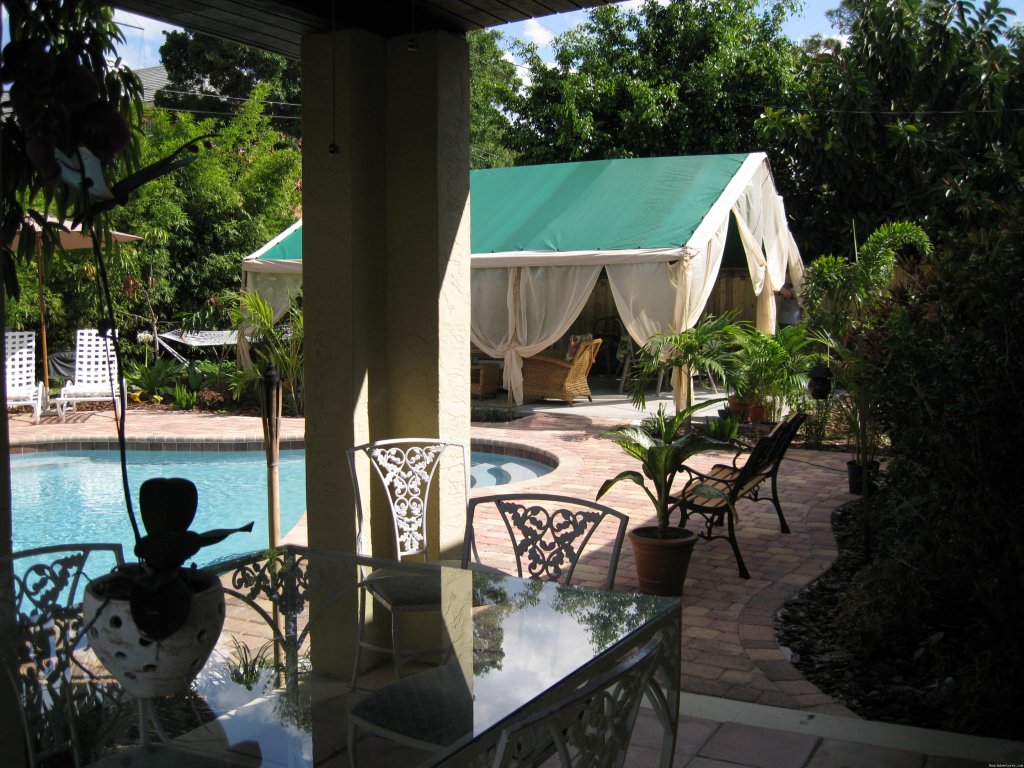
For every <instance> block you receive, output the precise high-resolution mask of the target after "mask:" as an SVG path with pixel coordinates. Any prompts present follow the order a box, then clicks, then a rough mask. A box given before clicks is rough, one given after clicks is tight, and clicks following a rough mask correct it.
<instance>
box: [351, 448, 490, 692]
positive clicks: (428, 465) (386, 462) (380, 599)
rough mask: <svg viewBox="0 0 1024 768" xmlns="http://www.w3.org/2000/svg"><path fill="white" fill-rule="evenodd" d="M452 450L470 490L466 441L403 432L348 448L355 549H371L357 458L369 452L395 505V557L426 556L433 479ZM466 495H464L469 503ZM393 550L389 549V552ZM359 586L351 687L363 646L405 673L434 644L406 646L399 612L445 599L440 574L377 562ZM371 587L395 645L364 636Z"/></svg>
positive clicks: (429, 607) (429, 608)
mask: <svg viewBox="0 0 1024 768" xmlns="http://www.w3.org/2000/svg"><path fill="white" fill-rule="evenodd" d="M448 450H455V451H459V452H460V454H461V460H462V465H463V468H464V471H465V489H466V491H465V492H466V494H467V495H468V493H469V484H470V480H469V451H468V450H467V448H466V446H465V445H463V444H462V443H453V442H448V441H445V440H439V439H436V438H399V439H393V440H377V441H375V442H371V443H365V444H364V445H357V446H355V447H354V448H349V449H348V461H349V469H350V470H351V472H352V483H353V486H354V488H355V500H356V520H357V525H358V538H357V544H356V547H357V550H358V552H359V554H362V555H371V554H374V553H373V552H371V551H370V547H369V542H368V541H367V540H366V532H367V526H366V520H367V518H366V514H367V511H366V510H365V509H364V507H363V501H362V498H363V496H362V493H361V492H360V488H359V475H358V472H357V466H356V464H357V459H358V457H359V456H360V455H365V456H366V457H367V458H368V459H369V461H370V466H371V467H373V469H374V473H373V474H376V476H377V477H378V478H379V480H380V482H381V484H382V485H383V487H384V490H385V492H386V494H387V501H388V506H389V507H390V510H391V522H392V544H393V546H394V548H395V551H394V558H395V559H396V560H406V559H412V560H426V559H427V513H428V509H429V499H430V489H431V486H432V485H433V482H434V478H435V476H436V474H437V469H438V467H439V466H440V464H441V457H442V455H443V454H444V453H445V452H446V451H448ZM467 500H468V497H467V498H466V499H463V509H465V506H466V501H467ZM389 556H390V555H389ZM360 586H361V587H362V588H361V589H360V590H359V620H358V624H357V630H356V653H355V665H354V668H353V672H352V687H353V689H354V688H355V686H356V681H357V679H358V676H359V671H360V660H361V654H362V650H363V649H364V648H368V649H371V650H374V651H378V652H381V653H388V654H390V655H391V656H392V657H393V658H394V663H395V674H396V675H401V671H402V667H403V666H404V665H405V664H406V663H407V662H408V661H410V660H412V659H414V658H416V657H418V656H423V655H425V654H431V653H436V652H437V649H434V650H417V651H403V649H402V647H401V641H400V637H399V631H398V617H399V615H400V614H402V613H403V612H418V611H436V610H438V609H439V606H440V604H441V584H440V580H431V579H429V578H428V579H424V578H423V576H422V575H421V574H416V575H412V576H410V575H409V574H407V573H405V572H395V571H394V570H392V569H388V568H378V569H376V570H374V571H373V572H372V573H370V574H368V575H367V576H366V577H365V578H363V579H361V582H360ZM367 593H369V594H370V595H371V596H372V599H373V601H374V603H375V604H376V605H379V606H381V607H383V608H385V609H386V610H387V611H388V612H389V613H390V614H391V648H384V647H381V646H378V645H373V644H371V643H368V642H366V641H365V640H364V639H363V629H364V626H365V622H366V595H367Z"/></svg>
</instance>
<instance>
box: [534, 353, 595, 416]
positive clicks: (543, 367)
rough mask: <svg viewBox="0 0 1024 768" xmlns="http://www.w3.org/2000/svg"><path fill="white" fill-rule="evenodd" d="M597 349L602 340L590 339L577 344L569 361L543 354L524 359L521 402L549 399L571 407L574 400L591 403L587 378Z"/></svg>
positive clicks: (591, 397)
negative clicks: (585, 399)
mask: <svg viewBox="0 0 1024 768" xmlns="http://www.w3.org/2000/svg"><path fill="white" fill-rule="evenodd" d="M600 348H601V339H591V340H590V341H585V342H583V343H582V344H580V347H579V349H578V350H577V351H576V355H575V356H574V357H573V359H572V360H571V361H569V362H566V361H565V359H564V358H562V357H549V356H547V355H545V354H540V355H536V356H534V357H528V358H526V359H525V360H523V399H524V400H540V399H544V398H551V399H553V400H564V401H565V402H567V403H568V404H569V405H572V402H573V400H575V399H576V398H577V397H586V398H587V400H589V401H590V402H594V398H593V396H592V395H591V393H590V385H589V384H587V376H588V375H589V374H590V368H591V366H593V365H594V360H595V359H596V358H597V351H598V350H599V349H600Z"/></svg>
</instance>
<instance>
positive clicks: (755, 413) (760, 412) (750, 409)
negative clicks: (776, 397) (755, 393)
mask: <svg viewBox="0 0 1024 768" xmlns="http://www.w3.org/2000/svg"><path fill="white" fill-rule="evenodd" d="M764 416H765V408H764V406H763V405H749V406H747V420H748V421H750V423H751V424H756V423H757V422H759V421H764Z"/></svg>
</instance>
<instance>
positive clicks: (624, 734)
mask: <svg viewBox="0 0 1024 768" xmlns="http://www.w3.org/2000/svg"><path fill="white" fill-rule="evenodd" d="M658 642H659V641H658V640H657V639H655V640H652V641H650V642H649V643H647V644H646V645H644V646H643V647H642V648H641V649H640V650H639V651H638V652H637V653H636V654H634V655H633V656H632V657H630V658H629V659H627V660H626V661H624V662H622V663H621V664H619V665H618V666H616V667H614V668H612V669H610V670H609V671H607V672H605V673H604V674H601V675H599V676H598V677H597V678H595V679H594V680H592V681H591V682H590V683H588V684H586V685H584V686H582V687H581V688H579V689H577V690H576V691H574V692H573V693H572V694H570V695H569V696H568V697H566V698H563V699H561V700H559V701H556V702H554V703H553V704H551V705H550V706H548V707H547V708H545V709H544V710H542V711H540V712H538V713H536V714H535V715H531V716H530V717H527V718H526V719H525V720H521V721H519V722H518V723H516V724H514V725H511V726H509V727H507V728H505V729H504V730H503V731H502V734H501V739H500V741H499V742H498V747H497V751H496V753H495V755H494V762H493V763H492V768H511V766H525V765H540V764H541V763H542V762H543V763H544V765H551V764H552V763H551V761H548V762H544V761H545V760H546V759H547V758H548V756H549V755H552V754H554V755H555V756H557V765H560V766H562V768H577V767H578V766H579V767H582V766H602V767H607V768H621V766H622V765H623V763H624V762H625V759H626V750H627V749H628V747H629V740H630V736H631V735H632V733H633V726H634V724H635V723H636V716H637V712H638V711H639V709H640V700H641V699H642V698H643V695H644V691H645V690H646V689H647V684H648V681H649V680H650V678H651V675H652V674H653V673H654V667H655V662H656V660H657V658H658V656H657V653H656V651H657V646H658Z"/></svg>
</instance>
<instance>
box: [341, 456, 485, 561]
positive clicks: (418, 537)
mask: <svg viewBox="0 0 1024 768" xmlns="http://www.w3.org/2000/svg"><path fill="white" fill-rule="evenodd" d="M448 450H457V451H461V453H462V464H463V467H464V468H465V473H466V489H467V492H468V489H469V463H468V456H467V451H466V446H465V445H463V444H462V443H455V442H450V441H446V440H439V439H436V438H397V439H392V440H377V441H374V442H370V443H364V444H363V445H357V446H355V447H353V448H349V449H348V461H349V469H350V471H351V473H352V484H353V488H354V492H355V499H356V520H357V524H358V526H359V528H358V531H357V533H358V537H359V538H358V544H357V550H358V552H359V553H360V554H370V552H369V551H368V550H369V546H368V544H369V542H367V541H366V540H365V531H366V517H365V515H366V510H365V508H364V500H363V493H362V490H361V488H360V483H359V475H358V467H357V460H358V457H359V455H360V454H362V455H365V456H366V457H367V458H368V459H369V461H370V466H371V467H373V470H374V473H375V474H376V476H377V477H378V478H379V479H380V482H381V484H382V485H383V488H384V491H385V494H386V497H387V501H388V506H389V508H390V510H391V521H392V525H393V534H394V538H393V542H394V546H395V557H396V558H397V559H398V560H403V559H405V558H406V557H410V556H414V555H424V556H425V554H426V551H427V544H428V541H427V518H428V513H429V502H430V490H431V487H432V486H433V483H434V478H435V476H436V474H437V470H438V467H439V466H440V464H441V457H442V456H443V455H444V453H445V452H446V451H448Z"/></svg>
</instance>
